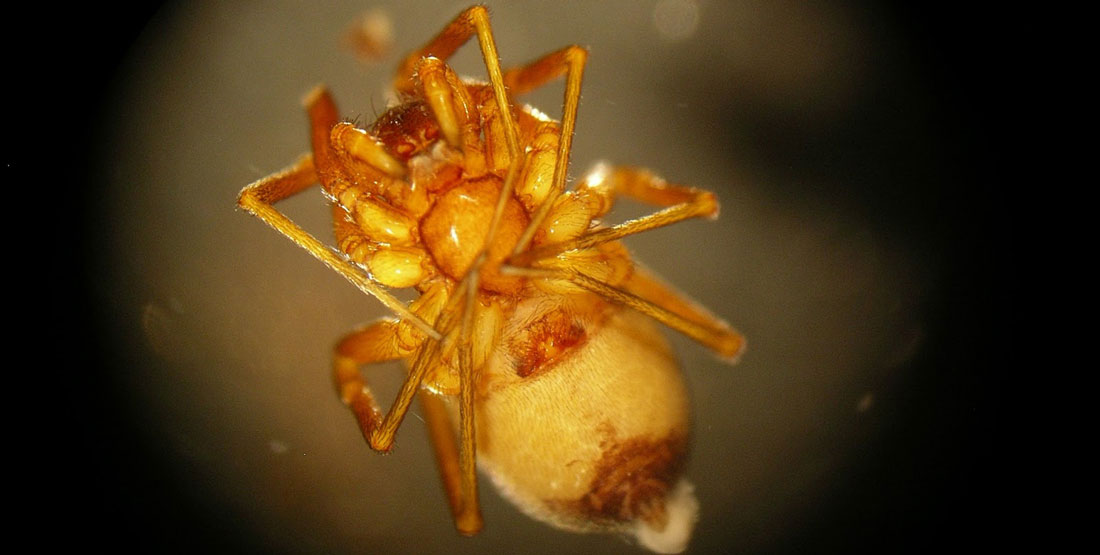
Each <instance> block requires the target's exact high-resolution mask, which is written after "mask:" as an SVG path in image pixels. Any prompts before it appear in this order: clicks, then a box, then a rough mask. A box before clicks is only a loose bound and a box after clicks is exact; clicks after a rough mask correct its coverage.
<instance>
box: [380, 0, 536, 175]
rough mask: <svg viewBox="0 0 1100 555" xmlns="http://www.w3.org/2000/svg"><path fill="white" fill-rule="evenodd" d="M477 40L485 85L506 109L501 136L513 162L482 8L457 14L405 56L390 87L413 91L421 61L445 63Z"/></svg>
mask: <svg viewBox="0 0 1100 555" xmlns="http://www.w3.org/2000/svg"><path fill="white" fill-rule="evenodd" d="M475 35H476V36H477V42H478V44H479V46H480V47H481V55H482V58H484V60H485V69H486V71H488V73H489V82H490V83H491V84H492V86H493V94H494V96H495V97H496V101H497V105H498V106H501V107H508V108H509V109H501V110H500V112H501V116H502V117H503V118H504V120H505V121H504V128H505V132H506V133H507V134H508V152H509V154H510V155H511V156H512V157H513V158H514V157H515V156H517V155H518V154H519V152H520V148H519V139H518V138H517V136H516V130H515V129H516V126H515V122H514V121H513V118H512V111H511V109H510V107H511V103H510V102H509V101H508V93H507V91H506V90H505V86H504V77H503V74H502V72H501V70H500V56H499V55H498V54H497V47H496V41H495V40H494V39H493V30H492V26H491V25H490V23H489V11H488V9H487V8H486V7H485V6H471V7H470V8H467V9H466V10H465V11H463V12H462V13H460V14H458V16H457V17H455V18H454V20H452V21H451V22H450V23H448V24H447V26H446V27H444V28H443V30H442V31H440V32H439V34H438V35H436V36H435V38H433V39H432V40H430V41H428V43H427V44H425V45H424V46H423V47H421V48H420V49H419V50H415V51H413V52H411V53H409V54H408V55H407V56H406V57H405V60H404V61H403V62H402V63H401V65H400V66H399V68H398V70H397V75H396V76H395V77H394V83H393V87H394V89H395V90H396V91H397V92H398V93H411V92H413V91H415V89H416V82H415V79H414V75H415V74H416V70H417V66H418V65H419V63H420V59H421V58H425V57H429V56H434V57H436V58H439V59H441V60H447V59H449V58H450V57H451V55H453V54H454V53H455V51H456V50H458V48H459V47H460V46H462V45H463V44H465V43H466V41H468V40H470V38H471V37H473V36H475Z"/></svg>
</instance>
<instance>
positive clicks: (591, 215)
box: [238, 6, 744, 552]
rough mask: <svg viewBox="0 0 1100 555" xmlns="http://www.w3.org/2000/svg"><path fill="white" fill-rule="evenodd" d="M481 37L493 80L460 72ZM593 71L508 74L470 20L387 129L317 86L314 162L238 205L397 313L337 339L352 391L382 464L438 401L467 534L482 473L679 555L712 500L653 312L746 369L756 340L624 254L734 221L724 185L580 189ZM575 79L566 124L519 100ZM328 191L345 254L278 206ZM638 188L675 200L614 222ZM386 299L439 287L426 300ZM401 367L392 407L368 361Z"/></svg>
mask: <svg viewBox="0 0 1100 555" xmlns="http://www.w3.org/2000/svg"><path fill="white" fill-rule="evenodd" d="M473 37H476V38H477V41H478V44H479V46H480V47H481V51H482V54H483V58H484V60H485V66H486V70H487V73H488V76H489V82H487V83H486V82H481V81H475V80H470V79H460V78H458V77H457V76H456V75H455V73H454V71H452V70H451V69H450V67H449V66H448V65H447V64H446V61H445V60H446V59H447V58H448V57H449V56H450V55H452V54H453V53H454V51H455V50H456V49H457V48H458V47H460V46H461V45H462V44H463V43H465V42H466V41H467V40H469V39H470V38H473ZM586 59H587V53H586V52H585V51H584V50H583V49H581V48H579V47H576V46H570V47H566V48H564V49H562V50H559V51H556V52H552V53H550V54H548V55H546V56H544V57H542V58H539V59H537V60H535V61H533V62H531V63H529V64H526V65H522V66H518V67H515V68H511V69H508V70H502V69H501V67H500V65H499V59H498V56H497V53H496V45H495V43H494V42H493V36H492V31H491V28H490V25H489V18H488V13H487V12H486V10H485V8H483V7H481V6H475V7H472V8H470V9H468V10H466V11H464V12H463V13H461V14H459V16H458V17H457V18H456V19H455V20H454V21H452V22H451V23H450V24H449V25H448V26H447V27H445V28H444V29H443V31H442V32H440V34H439V35H437V36H436V37H435V38H434V39H432V40H431V41H429V42H428V44H426V45H425V46H424V47H423V48H421V49H419V50H417V51H414V52H412V53H411V54H409V55H408V56H407V57H406V58H405V61H404V62H403V63H402V65H401V66H400V68H399V69H398V72H397V76H396V78H395V81H394V87H395V89H396V90H397V92H398V93H399V94H400V98H402V101H401V102H400V103H398V104H396V105H394V106H391V107H390V108H389V109H387V110H386V111H385V112H384V113H383V114H382V115H381V116H380V117H379V118H378V120H377V121H375V122H374V124H373V125H371V126H369V127H367V128H358V127H356V126H355V125H353V124H351V123H347V122H340V121H339V119H338V116H337V111H336V107H335V104H334V102H333V101H332V98H331V96H330V95H329V94H328V92H327V91H326V90H325V89H324V88H320V87H319V88H317V89H315V90H314V91H313V92H311V93H310V94H309V95H308V96H307V97H306V99H305V104H306V108H307V111H308V113H309V118H310V129H311V137H312V146H313V152H312V155H307V156H305V157H303V158H302V159H301V160H300V161H299V162H298V163H297V164H295V165H294V166H292V167H290V168H288V169H287V170H285V171H283V172H280V173H276V174H274V175H272V176H270V177H267V178H265V179H262V180H260V181H258V182H256V183H254V184H252V185H249V186H248V187H246V188H245V189H244V190H243V191H241V195H240V197H239V199H238V202H239V205H240V206H241V207H243V208H244V209H246V210H248V211H249V212H251V213H253V214H255V215H256V216H258V217H259V218H261V219H262V220H263V221H265V222H266V223H268V224H269V225H271V226H272V227H274V228H275V229H276V230H278V231H279V232H281V233H283V234H284V235H286V236H287V237H288V238H290V239H291V240H292V241H294V242H295V243H297V244H298V245H300V246H302V247H303V248H305V249H306V250H308V251H309V252H310V253H312V254H313V255H314V256H316V257H317V258H318V259H320V260H321V261H322V262H324V263H325V264H327V265H329V266H330V267H332V268H333V269H334V270H336V271H337V272H339V273H341V274H342V275H343V276H344V277H346V278H347V279H348V280H349V281H351V282H352V283H353V284H354V285H356V286H357V287H359V288H360V289H361V290H362V291H364V292H365V293H368V294H370V295H372V296H374V297H376V298H377V299H378V300H380V301H381V302H382V303H383V304H385V306H387V307H388V308H389V309H390V310H391V311H393V312H394V314H395V316H396V318H395V319H383V320H380V321H378V322H375V323H372V324H369V325H367V326H365V327H363V328H361V329H359V330H356V331H353V332H352V333H350V334H348V336H346V337H345V338H344V339H343V340H341V341H340V342H339V344H338V345H337V347H336V349H335V356H334V363H333V367H334V375H335V381H336V386H337V390H338V393H339V396H340V398H341V400H342V401H343V402H344V403H345V404H347V406H348V407H349V408H350V409H351V411H352V413H353V414H354V415H355V418H356V420H357V422H358V424H359V427H360V429H361V430H362V432H363V435H364V437H365V438H366V440H367V441H368V442H369V443H370V445H371V447H372V448H374V449H376V450H378V451H382V452H386V451H389V450H390V449H391V447H392V445H393V441H394V435H395V433H396V431H397V429H398V428H399V426H400V424H401V422H402V419H403V418H404V416H405V415H406V414H407V412H408V410H409V408H410V405H411V403H412V400H413V398H414V397H418V398H419V399H420V401H421V403H422V407H421V408H422V412H423V414H424V416H425V420H426V422H427V423H428V427H429V432H430V435H431V438H432V443H433V447H434V450H435V453H436V457H437V462H438V463H439V467H440V472H441V475H442V478H443V483H444V487H445V488H446V491H447V494H448V499H449V501H450V505H451V510H452V513H453V517H454V520H455V525H456V527H457V528H458V530H459V531H460V532H462V533H464V534H474V533H477V531H478V530H480V529H481V527H482V521H481V513H480V510H479V505H478V490H477V475H476V472H475V467H476V466H480V467H481V468H482V470H483V471H484V472H485V473H486V474H487V475H488V476H489V477H490V478H491V479H492V481H493V482H494V483H495V484H496V486H497V487H498V489H499V490H500V491H501V492H502V494H504V495H505V496H506V497H508V498H509V499H511V500H512V501H513V502H514V503H516V505H517V506H518V507H520V508H521V509H522V510H523V511H524V512H526V513H528V514H529V515H531V516H533V517H535V518H538V519H540V520H543V521H546V522H548V523H550V524H553V525H554V526H557V527H559V528H562V529H566V530H573V531H584V532H590V531H599V532H618V533H626V534H631V535H633V536H634V537H635V538H636V539H637V541H638V542H639V543H640V544H642V545H643V546H645V547H647V548H649V549H652V550H654V551H658V552H679V551H682V550H683V549H684V548H685V547H686V545H687V542H688V540H689V539H690V536H691V531H692V527H693V525H694V522H695V518H696V511H697V506H698V505H697V503H696V501H695V497H694V495H693V493H692V486H691V485H690V483H689V482H687V481H686V480H685V479H684V477H683V476H682V471H683V466H684V460H685V456H686V453H687V448H688V439H689V436H690V426H689V420H690V418H689V413H690V409H689V405H688V396H687V392H686V387H685V385H684V383H683V379H682V377H681V374H680V371H679V368H678V366H677V364H676V362H675V359H674V357H673V355H672V353H671V351H670V350H669V348H668V345H667V344H666V342H665V341H664V339H663V337H662V336H661V334H660V332H659V330H658V329H657V327H656V325H655V321H656V322H660V323H663V324H665V325H667V326H669V327H672V328H673V329H675V330H677V331H680V332H682V333H684V334H685V335H687V336H689V337H691V338H692V339H695V340H697V341H699V342H700V343H702V344H703V345H705V346H707V347H709V348H710V349H712V350H714V351H715V352H716V353H718V354H719V355H721V356H723V357H726V358H727V359H729V360H733V359H734V358H735V357H736V356H737V355H739V353H740V352H741V350H742V348H743V345H744V340H743V339H742V337H741V336H740V335H739V334H738V333H737V332H736V331H734V330H733V329H731V328H730V327H729V326H728V325H727V324H725V322H723V321H721V320H719V319H717V318H716V317H714V316H713V315H711V314H710V313H709V312H707V311H706V310H705V309H703V308H702V307H700V306H698V305H697V304H695V303H694V302H692V301H691V300H690V299H688V298H686V297H684V296H683V295H682V294H680V293H678V292H676V291H675V290H673V289H671V288H670V287H668V286H666V285H665V284H664V283H662V282H661V281H660V280H659V279H657V278H656V277H654V276H652V275H650V274H648V273H646V272H644V271H642V270H640V269H638V268H635V266H634V264H633V262H632V260H631V258H630V255H629V254H628V253H627V251H626V249H625V248H623V246H622V245H621V244H620V243H619V239H621V238H623V237H625V236H627V235H631V234H634V233H639V232H642V231H646V230H650V229H654V228H657V227H662V226H665V225H670V224H672V223H676V222H678V221H682V220H684V219H687V218H696V217H704V218H713V217H715V216H716V215H717V211H718V205H717V201H716V199H715V197H714V195H713V194H711V193H708V192H706V191H701V190H698V189H694V188H691V187H685V186H681V185H672V184H669V183H667V182H665V181H664V180H663V179H662V178H660V177H658V176H656V175H655V174H653V173H652V172H649V171H647V170H644V169H640V168H631V167H614V166H606V165H605V166H601V167H599V168H597V169H596V170H595V171H593V172H592V173H590V174H589V175H588V176H587V177H585V178H584V179H583V180H581V181H580V182H579V183H578V184H577V185H576V186H575V187H573V188H572V189H571V190H566V187H565V176H566V172H567V170H568V161H569V151H570V148H571V144H572V134H573V129H574V127H575V124H576V115H577V106H578V102H579V97H580V84H581V79H582V75H583V70H584V65H585V61H586ZM562 76H564V77H565V100H564V103H563V110H562V121H561V122H560V123H559V122H557V121H553V120H551V119H549V118H547V117H546V116H545V115H543V114H542V113H541V112H538V111H537V110H535V109H534V108H531V107H529V106H523V105H517V104H516V103H515V102H514V98H515V96H516V95H520V94H523V93H525V92H527V91H530V90H533V89H535V88H538V87H541V86H543V85H545V84H546V83H548V82H550V81H552V80H555V79H557V78H558V77H562ZM502 107H504V108H503V109H502ZM317 182H320V184H321V187H322V190H323V191H324V193H325V195H326V196H327V197H328V198H329V199H330V200H331V201H332V203H333V223H334V232H335V236H336V245H337V248H338V252H334V251H333V250H332V249H329V248H328V247H327V246H325V245H324V244H323V243H321V242H320V241H318V240H317V239H316V238H314V237H313V236H312V235H310V234H309V233H307V232H305V231H304V230H303V229H301V228H300V227H298V226H297V225H296V224H294V223H293V222H291V221H290V220H289V219H288V218H286V216H284V215H283V214H282V213H280V212H279V211H277V210H275V209H274V207H273V205H274V204H275V203H276V202H278V201H280V200H282V199H285V198H287V197H289V196H292V195H294V194H296V193H298V192H301V191H303V190H305V189H307V188H309V187H310V186H312V185H313V184H315V183H317ZM624 196H625V197H628V198H632V199H635V200H639V201H641V202H645V203H649V204H654V205H657V206H659V207H661V209H660V210H658V211H656V212H654V213H652V214H650V215H648V216H645V217H642V218H639V219H636V220H632V221H629V222H625V223H622V224H619V225H615V226H606V225H604V224H602V223H601V221H600V219H599V218H601V217H602V216H603V215H604V214H605V213H607V212H608V211H609V210H610V209H611V207H612V206H613V204H614V202H615V201H616V199H617V198H619V197H624ZM386 287H394V288H405V287H413V288H415V289H416V290H417V291H418V292H419V293H420V296H419V298H417V299H416V300H415V301H413V302H412V303H409V304H407V305H406V304H405V303H402V302H400V301H398V300H397V299H396V298H395V297H394V296H393V295H392V294H391V293H389V291H388V290H387V289H386ZM395 359H403V360H405V361H406V363H407V369H408V373H407V376H406V379H405V382H404V385H403V386H402V388H401V391H400V392H399V393H398V395H397V398H396V399H395V400H394V401H393V403H392V404H391V405H390V407H389V409H388V410H387V411H386V412H385V413H383V412H382V411H381V410H380V408H379V406H378V403H377V402H376V400H375V399H374V396H373V395H372V393H371V390H370V388H369V387H368V386H367V382H366V379H365V378H364V376H363V373H362V369H361V367H362V366H364V365H367V364H370V363H374V362H381V361H386V360H395Z"/></svg>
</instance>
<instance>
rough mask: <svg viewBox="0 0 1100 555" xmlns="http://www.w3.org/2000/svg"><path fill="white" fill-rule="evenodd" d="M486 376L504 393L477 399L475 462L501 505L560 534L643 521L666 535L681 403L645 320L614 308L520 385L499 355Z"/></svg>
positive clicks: (671, 364)
mask: <svg viewBox="0 0 1100 555" xmlns="http://www.w3.org/2000/svg"><path fill="white" fill-rule="evenodd" d="M487 371H488V372H491V373H493V380H494V382H493V383H495V384H498V385H503V384H501V382H507V384H506V385H503V386H501V387H494V388H493V390H492V391H491V392H488V393H486V394H485V397H484V398H482V399H479V402H478V414H477V420H476V422H477V448H478V462H479V464H480V466H481V467H482V470H484V471H485V472H486V473H487V474H488V475H489V476H490V477H491V478H492V479H493V481H494V482H495V483H496V485H497V486H498V488H499V489H500V490H501V491H502V492H503V493H504V494H505V495H506V496H507V497H509V498H510V499H512V501H513V502H515V503H516V504H517V505H518V506H519V507H520V508H521V509H523V510H524V511H525V512H527V513H528V514H530V515H531V516H533V517H535V518H539V519H541V520H544V521H547V522H549V523H551V524H554V525H556V526H559V527H562V528H566V529H570V530H578V531H612V530H619V531H624V532H625V531H631V530H633V529H634V528H635V527H636V526H637V525H638V523H639V522H643V521H644V522H645V523H646V525H647V526H648V527H649V528H651V529H656V530H658V531H661V530H664V528H665V524H666V523H668V520H669V515H668V513H667V511H666V507H665V500H666V497H667V496H668V495H669V494H670V493H671V492H672V490H673V489H674V488H675V486H676V485H677V482H678V481H679V479H680V473H681V471H682V468H683V461H684V455H685V452H686V447H687V439H688V434H689V422H688V421H689V404H688V397H687V392H686V389H685V387H684V383H683V380H682V377H681V374H680V371H679V369H678V367H677V365H676V362H675V360H674V359H673V356H672V354H671V352H670V350H669V347H668V344H667V343H666V341H665V339H664V338H663V337H662V336H661V334H660V332H659V331H658V330H657V329H656V326H655V325H654V323H653V322H652V321H651V320H650V319H649V318H646V317H644V316H642V315H640V314H638V313H635V312H633V311H631V310H617V311H616V313H615V314H614V315H613V316H611V317H610V318H609V319H608V320H607V321H606V322H605V323H604V324H603V325H602V326H601V327H599V328H598V329H596V330H589V335H588V338H587V341H586V342H585V343H584V344H583V345H580V346H578V347H577V348H576V350H575V351H574V352H572V353H571V354H570V355H569V356H568V357H566V358H564V359H563V360H561V361H560V362H558V363H557V364H555V365H554V366H553V367H551V368H549V369H547V370H546V371H543V372H540V373H538V374H537V375H533V376H530V377H528V378H520V377H519V376H517V375H516V374H515V372H514V371H513V370H512V364H511V362H510V361H509V360H508V359H507V354H506V353H498V354H497V355H496V356H495V357H494V359H493V363H492V367H491V368H489V369H487ZM688 493H689V495H690V491H689V492H688ZM691 502H692V503H694V497H692V498H691ZM690 519H691V520H692V521H693V520H694V513H693V512H692V514H691V515H690ZM690 524H691V523H689V524H688V530H689V531H688V534H689V535H690ZM685 542H686V538H685Z"/></svg>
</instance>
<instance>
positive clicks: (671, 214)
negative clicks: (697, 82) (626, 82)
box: [510, 166, 718, 266]
mask: <svg viewBox="0 0 1100 555" xmlns="http://www.w3.org/2000/svg"><path fill="white" fill-rule="evenodd" d="M578 190H580V191H587V192H588V193H591V194H592V195H591V196H592V197H593V198H594V200H596V201H597V202H596V204H598V208H596V209H595V210H594V213H593V217H595V216H599V215H601V214H603V213H606V212H607V211H608V210H609V209H610V208H611V205H612V204H613V203H614V200H615V196H616V195H624V196H627V197H630V198H634V199H636V200H639V201H641V202H646V203H649V204H656V205H658V206H662V205H663V206H668V208H665V209H664V210H660V211H658V212H654V213H652V214H649V215H646V216H642V217H641V218H637V219H634V220H630V221H628V222H623V223H621V224H619V225H616V226H613V227H609V228H602V229H597V230H595V231H590V232H587V233H584V234H583V235H581V236H580V237H577V238H576V239H572V240H569V241H563V242H560V243H552V244H547V245H543V246H540V247H536V248H534V249H531V250H529V251H527V252H523V253H519V254H517V255H515V256H513V257H512V259H511V260H510V263H511V264H514V265H517V266H528V265H530V264H531V263H532V262H534V261H536V260H539V259H543V258H549V257H552V256H555V255H558V254H561V253H563V252H567V251H572V250H581V249H586V248H591V247H594V246H597V245H600V244H603V243H607V242H610V241H615V240H618V239H621V238H623V237H626V236H628V235H633V234H635V233H641V232H643V231H648V230H650V229H656V228H659V227H664V226H666V225H671V224H674V223H676V222H680V221H683V220H687V219H690V218H699V217H705V218H714V217H715V216H717V215H718V200H717V199H716V198H715V196H714V193H711V192H710V191H704V190H702V189H696V188H694V187H684V186H681V185H672V184H669V183H667V182H665V180H664V179H662V178H660V177H658V176H657V175H656V174H653V173H652V172H650V171H648V170H644V169H640V168H632V167H615V168H608V167H606V166H601V167H600V168H597V170H596V171H594V172H592V173H590V174H589V175H588V176H587V177H585V180H584V181H583V182H582V183H581V185H580V187H578Z"/></svg>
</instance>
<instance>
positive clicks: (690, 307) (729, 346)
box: [509, 267, 745, 362]
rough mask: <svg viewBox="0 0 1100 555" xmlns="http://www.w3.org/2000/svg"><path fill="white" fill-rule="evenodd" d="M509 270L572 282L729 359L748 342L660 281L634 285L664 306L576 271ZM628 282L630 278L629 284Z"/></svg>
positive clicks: (518, 273) (534, 276)
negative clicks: (651, 295)
mask: <svg viewBox="0 0 1100 555" xmlns="http://www.w3.org/2000/svg"><path fill="white" fill-rule="evenodd" d="M509 272H510V273H513V274H515V275H522V276H527V277H531V278H542V279H549V280H561V281H567V282H569V283H572V284H574V285H576V286H578V287H580V288H582V289H586V290H588V291H590V292H592V293H595V294H597V295H599V296H601V297H603V298H604V299H607V300H609V301H611V302H613V303H615V304H619V305H623V306H626V307H629V308H632V309H634V310H637V311H638V312H641V313H642V314H645V315H646V316H649V317H651V318H653V319H654V320H657V321H658V322H660V323H662V324H664V325H666V326H668V327H670V328H672V329H674V330H676V331H678V332H680V333H682V334H684V335H686V336H688V337H689V338H691V339H693V340H695V341H697V342H699V343H700V344H702V345H703V346H705V347H707V348H709V349H711V350H712V351H714V352H715V353H717V354H718V355H719V356H721V357H723V358H725V359H726V360H728V361H730V362H735V361H736V360H737V357H738V356H739V355H740V353H741V350H742V349H743V348H744V345H745V339H744V337H743V336H742V335H741V334H740V333H738V332H737V331H735V330H733V329H732V328H730V327H729V325H728V324H726V323H725V322H723V321H722V320H719V319H717V318H714V317H713V316H710V315H709V313H707V312H705V311H699V310H698V308H697V307H698V305H697V304H696V303H695V302H694V301H691V300H690V299H688V298H686V297H682V296H680V295H679V294H678V293H676V292H675V291H673V290H671V289H668V288H663V289H662V288H661V284H659V282H653V283H648V284H646V287H638V285H637V284H635V287H636V288H638V289H639V293H651V294H652V293H656V295H655V296H656V300H658V301H660V302H663V304H665V305H667V306H661V305H660V304H657V302H654V300H650V299H646V298H642V297H641V296H639V295H638V294H635V293H633V292H631V291H629V290H627V289H626V288H623V287H619V286H615V285H612V284H611V283H608V282H607V281H604V280H601V279H598V278H594V277H592V276H590V275H588V274H585V273H583V272H579V271H576V270H568V269H544V268H518V267H511V268H510V269H509ZM643 279H644V278H643ZM629 282H630V280H628V284H629Z"/></svg>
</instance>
